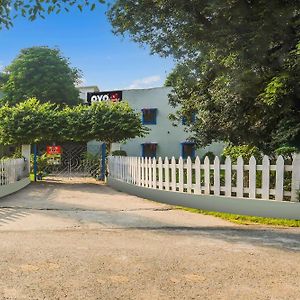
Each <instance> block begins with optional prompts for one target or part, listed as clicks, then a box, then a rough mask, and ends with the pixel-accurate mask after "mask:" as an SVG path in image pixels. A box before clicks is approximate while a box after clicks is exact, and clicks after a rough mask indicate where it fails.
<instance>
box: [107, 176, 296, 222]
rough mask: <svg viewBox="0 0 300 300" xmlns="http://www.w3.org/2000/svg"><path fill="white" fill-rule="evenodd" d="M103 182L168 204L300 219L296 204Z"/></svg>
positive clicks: (250, 214) (129, 192)
mask: <svg viewBox="0 0 300 300" xmlns="http://www.w3.org/2000/svg"><path fill="white" fill-rule="evenodd" d="M107 183H108V185H109V186H111V187H112V188H114V189H116V190H118V191H122V192H125V193H128V194H131V195H136V196H139V197H142V198H146V199H149V200H153V201H156V202H161V203H166V204H170V205H176V206H184V207H190V208H197V209H203V210H208V211H216V212H227V213H232V214H239V215H249V216H259V217H268V218H283V219H293V220H294V219H296V220H300V203H299V202H285V201H275V200H261V199H247V198H236V197H234V198H233V197H232V198H231V197H225V196H214V195H194V194H186V193H180V192H171V191H164V190H155V189H151V188H146V187H141V186H136V185H133V184H130V183H126V182H123V181H120V180H116V179H113V178H108V182H107Z"/></svg>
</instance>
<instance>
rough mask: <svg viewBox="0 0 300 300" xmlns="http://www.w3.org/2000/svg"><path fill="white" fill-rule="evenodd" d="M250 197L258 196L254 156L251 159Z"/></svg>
mask: <svg viewBox="0 0 300 300" xmlns="http://www.w3.org/2000/svg"><path fill="white" fill-rule="evenodd" d="M249 198H253V199H255V198H256V159H255V157H254V156H251V157H250V160H249Z"/></svg>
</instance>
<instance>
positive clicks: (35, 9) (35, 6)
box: [0, 0, 105, 30]
mask: <svg viewBox="0 0 300 300" xmlns="http://www.w3.org/2000/svg"><path fill="white" fill-rule="evenodd" d="M104 2H105V1H104V0H94V1H93V0H77V1H76V0H62V1H57V0H26V1H24V0H1V1H0V30H1V29H2V28H4V27H6V28H10V27H11V26H13V19H14V18H16V17H17V16H19V15H21V16H23V17H25V18H27V19H29V20H30V21H34V20H35V19H36V18H42V19H44V18H45V16H46V15H49V14H53V13H55V14H59V13H60V12H61V11H67V12H68V11H69V10H70V8H71V7H73V6H75V7H77V8H78V9H79V10H80V11H82V10H83V8H84V7H87V8H88V9H90V10H94V9H95V8H96V4H97V3H104Z"/></svg>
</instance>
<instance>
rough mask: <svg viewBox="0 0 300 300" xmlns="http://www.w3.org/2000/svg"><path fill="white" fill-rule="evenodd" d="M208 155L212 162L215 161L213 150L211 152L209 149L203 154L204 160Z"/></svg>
mask: <svg viewBox="0 0 300 300" xmlns="http://www.w3.org/2000/svg"><path fill="white" fill-rule="evenodd" d="M206 156H207V157H208V158H209V161H210V162H213V161H214V160H215V157H216V156H215V154H214V153H213V152H211V151H208V152H206V153H205V154H204V155H203V156H202V161H204V159H205V157H206Z"/></svg>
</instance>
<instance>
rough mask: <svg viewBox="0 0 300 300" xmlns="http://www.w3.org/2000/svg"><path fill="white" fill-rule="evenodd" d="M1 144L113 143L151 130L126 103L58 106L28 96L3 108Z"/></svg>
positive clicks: (0, 126)
mask: <svg viewBox="0 0 300 300" xmlns="http://www.w3.org/2000/svg"><path fill="white" fill-rule="evenodd" d="M0 120H1V122H0V144H4V145H10V144H14V145H20V144H34V143H40V142H65V141H74V142H87V141H90V140H94V139H95V140H99V141H103V142H106V143H108V144H111V143H113V142H121V141H125V140H126V139H130V138H135V137H137V136H144V135H145V134H146V133H147V132H148V130H147V128H146V127H145V126H143V125H142V123H141V118H140V116H139V114H138V113H136V112H135V111H134V110H133V109H131V108H130V107H129V106H128V104H127V103H122V102H121V103H106V102H100V103H94V104H93V105H92V106H84V105H78V106H74V107H68V106H67V107H65V108H64V109H59V106H57V105H55V104H52V103H50V102H47V103H40V102H39V101H38V100H36V99H29V100H27V101H25V102H22V103H18V104H17V105H15V106H9V105H7V104H6V105H4V106H2V107H0Z"/></svg>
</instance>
